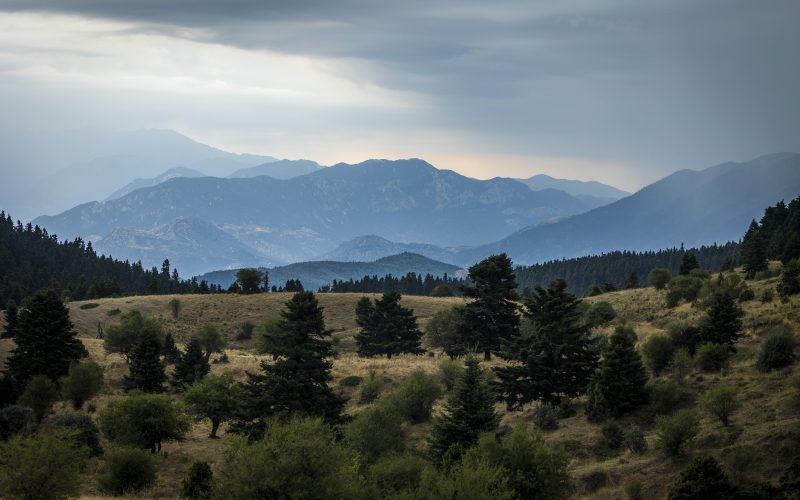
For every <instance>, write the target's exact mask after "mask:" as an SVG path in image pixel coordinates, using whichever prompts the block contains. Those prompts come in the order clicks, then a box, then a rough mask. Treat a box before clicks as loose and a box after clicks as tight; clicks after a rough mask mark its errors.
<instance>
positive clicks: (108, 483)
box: [98, 448, 156, 496]
mask: <svg viewBox="0 0 800 500" xmlns="http://www.w3.org/2000/svg"><path fill="white" fill-rule="evenodd" d="M155 481H156V463H155V460H154V459H153V457H152V456H150V454H148V453H147V452H146V451H143V450H137V449H135V448H119V449H116V450H114V451H112V452H110V453H108V454H107V455H106V460H105V472H104V473H103V474H102V475H101V476H100V478H99V479H98V486H99V487H100V491H102V492H103V493H108V494H111V495H115V496H119V495H125V494H131V493H136V492H139V491H141V490H143V489H145V488H147V487H149V486H151V485H152V484H153V483H155Z"/></svg>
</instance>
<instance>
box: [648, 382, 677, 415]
mask: <svg viewBox="0 0 800 500" xmlns="http://www.w3.org/2000/svg"><path fill="white" fill-rule="evenodd" d="M646 390H647V393H648V394H649V396H650V407H651V408H652V409H653V411H654V412H656V413H657V414H659V415H664V414H667V413H671V412H673V411H675V409H676V408H677V406H678V401H679V400H680V393H679V388H678V385H677V384H676V383H675V382H673V381H672V380H667V379H655V380H651V381H650V382H648V383H647V386H646Z"/></svg>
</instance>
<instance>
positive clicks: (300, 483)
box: [215, 418, 358, 500]
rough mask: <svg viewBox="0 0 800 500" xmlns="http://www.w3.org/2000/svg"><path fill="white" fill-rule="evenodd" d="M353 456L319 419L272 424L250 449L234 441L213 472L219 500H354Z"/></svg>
mask: <svg viewBox="0 0 800 500" xmlns="http://www.w3.org/2000/svg"><path fill="white" fill-rule="evenodd" d="M353 461H354V456H353V453H352V452H351V451H350V450H349V449H347V448H346V447H345V446H344V445H343V444H342V443H340V442H338V440H337V438H336V433H335V432H334V430H333V429H332V428H331V427H330V426H328V425H327V424H325V423H324V422H323V421H322V419H319V418H314V419H311V418H306V419H302V418H294V419H292V420H289V421H287V422H280V421H272V422H270V424H269V425H268V427H267V429H266V432H265V435H264V437H263V438H261V439H260V440H258V441H255V442H253V443H252V444H247V440H246V439H245V438H239V439H236V440H233V442H232V443H231V446H230V447H229V448H228V451H227V453H226V455H225V458H224V460H222V461H221V463H220V468H219V470H218V471H217V474H216V476H217V479H216V484H215V488H218V490H219V491H220V492H222V494H221V495H220V498H226V499H231V500H239V499H241V500H250V499H253V498H353V497H356V496H357V495H356V494H355V493H356V492H355V491H353V490H354V488H356V487H357V483H358V478H357V471H356V470H355V468H354V467H353Z"/></svg>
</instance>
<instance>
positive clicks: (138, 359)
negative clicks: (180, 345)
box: [125, 330, 167, 392]
mask: <svg viewBox="0 0 800 500" xmlns="http://www.w3.org/2000/svg"><path fill="white" fill-rule="evenodd" d="M128 367H129V372H130V373H129V374H128V375H127V376H126V377H125V385H126V386H127V388H128V389H139V390H140V391H143V392H161V391H163V390H164V382H165V381H166V379H167V377H166V375H164V365H163V364H162V363H161V341H160V340H159V338H158V336H157V335H156V334H155V333H154V332H152V331H150V330H145V331H143V332H142V335H141V337H139V341H138V342H137V343H136V345H135V346H134V347H133V350H132V351H131V355H130V363H129V365H128Z"/></svg>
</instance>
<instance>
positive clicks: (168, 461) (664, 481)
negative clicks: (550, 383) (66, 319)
mask: <svg viewBox="0 0 800 500" xmlns="http://www.w3.org/2000/svg"><path fill="white" fill-rule="evenodd" d="M748 285H749V286H750V287H751V288H753V290H754V291H755V293H756V300H753V301H748V302H746V303H744V304H742V306H743V308H744V310H745V312H746V316H745V319H744V323H745V336H744V337H743V339H742V340H741V342H740V343H739V346H738V347H739V353H738V354H737V355H736V357H735V358H734V361H733V363H732V364H731V366H730V367H729V368H728V369H726V370H725V371H724V372H723V373H721V374H704V373H700V372H697V371H695V372H693V373H692V374H691V375H690V376H689V377H688V379H687V380H686V382H685V383H684V385H683V389H682V390H683V391H684V392H685V394H686V397H685V398H684V403H683V406H684V407H692V406H693V405H695V402H696V400H698V399H699V397H700V396H701V395H702V394H703V393H704V392H705V391H706V390H708V388H710V387H713V386H715V385H717V384H726V385H732V386H734V387H736V388H737V389H738V390H739V398H740V400H741V403H742V406H741V408H740V409H739V410H738V412H736V413H735V414H734V416H733V418H732V422H733V424H732V425H733V427H734V430H735V432H737V433H739V435H738V437H737V438H736V439H735V440H726V436H728V433H729V431H728V430H726V429H724V428H723V427H722V426H721V424H719V422H718V421H717V420H715V419H713V418H711V417H710V416H708V415H706V414H705V413H702V412H701V415H702V419H701V430H700V434H699V435H698V437H697V439H696V440H695V443H694V444H693V445H692V446H691V447H690V448H689V453H688V454H687V456H686V457H684V458H682V459H680V460H677V461H672V460H669V459H666V458H664V457H663V455H662V454H661V453H660V451H659V450H657V449H656V448H655V441H656V440H655V422H654V421H655V417H654V415H653V414H652V412H650V410H649V409H648V408H646V407H645V408H643V409H641V410H639V411H637V412H635V413H634V414H632V415H628V416H625V417H624V418H622V419H621V423H622V425H623V426H624V425H627V424H629V423H636V424H637V425H639V426H641V427H642V428H643V430H644V431H645V434H646V438H647V441H648V443H649V445H650V449H649V450H648V451H647V452H646V453H644V454H643V455H633V454H631V453H629V452H627V451H622V452H610V451H608V450H605V449H603V447H602V446H600V445H599V444H598V443H599V439H600V429H599V426H597V425H595V424H592V423H589V422H588V421H587V420H586V418H585V416H584V415H583V413H582V402H581V401H577V402H576V405H577V409H578V414H577V415H576V416H574V417H570V418H567V419H563V420H561V421H559V428H558V429H557V430H555V431H550V432H546V433H545V438H546V440H547V441H548V442H549V443H550V444H552V445H553V446H557V447H561V448H563V449H564V450H566V451H567V453H568V454H569V456H570V465H569V468H570V472H571V474H572V476H573V478H574V480H575V483H576V485H577V489H576V493H575V496H576V498H603V499H605V498H608V499H611V498H624V497H625V492H624V488H625V485H626V484H627V483H629V482H633V481H636V482H639V483H641V485H642V491H644V492H645V496H646V498H663V497H664V496H665V494H666V492H667V490H668V488H669V485H670V483H671V482H673V481H674V480H675V479H676V478H677V477H678V475H679V473H680V471H681V470H682V468H683V467H685V465H686V464H687V463H689V461H690V460H691V459H692V458H693V457H695V456H699V455H706V454H710V455H714V456H716V457H718V458H719V459H720V461H721V462H722V463H723V464H725V463H726V462H725V460H726V457H727V456H728V455H729V454H730V452H731V450H732V449H734V448H736V447H749V448H752V450H753V454H754V457H755V459H754V462H753V463H752V464H751V465H750V466H749V467H748V468H747V470H746V478H747V479H750V480H765V481H772V482H773V483H775V482H776V480H777V478H778V477H779V476H780V474H781V472H782V471H783V470H784V469H785V468H786V467H787V466H788V465H789V463H790V461H791V459H792V458H793V456H794V455H796V454H798V453H799V452H800V444H798V443H799V442H800V419H798V415H800V414H798V413H797V412H796V411H794V410H793V409H792V408H790V406H789V403H788V402H789V400H790V399H791V397H792V395H793V391H794V389H792V388H791V384H790V379H791V378H792V377H793V376H794V375H796V374H797V373H798V372H800V370H798V369H797V368H790V369H787V370H782V371H779V372H773V373H768V374H763V373H759V372H758V371H757V370H756V369H755V358H756V354H757V351H758V348H759V346H760V343H761V342H762V341H763V338H764V336H765V334H766V332H767V331H768V330H769V329H770V328H771V327H772V326H773V325H775V324H778V323H785V324H789V325H791V326H793V327H795V328H797V327H798V326H799V325H800V314H798V311H800V307H799V306H800V298H793V299H792V300H791V301H790V302H788V303H782V302H780V301H779V300H778V299H777V298H776V299H775V301H773V302H772V303H767V304H763V303H761V301H760V300H759V299H760V297H761V293H762V292H763V290H764V289H766V288H768V287H772V288H774V286H775V279H774V278H773V279H769V280H762V281H758V282H748ZM664 295H665V292H663V291H660V292H659V291H656V290H654V289H652V288H646V289H638V290H625V291H619V292H614V293H610V294H604V295H602V296H599V297H593V298H591V299H589V300H590V301H593V302H594V301H599V300H606V301H608V302H610V303H611V304H612V305H613V306H614V308H615V310H616V311H617V313H618V319H619V320H625V321H627V322H628V323H630V324H632V325H633V326H634V327H635V329H636V331H637V333H638V335H639V341H640V342H642V341H644V340H646V338H648V337H649V336H650V335H653V334H658V333H661V332H663V331H664V330H665V328H666V327H667V326H668V325H669V323H671V322H673V321H700V320H701V318H702V316H703V312H702V310H700V309H698V308H694V307H692V306H691V305H689V304H682V305H680V306H679V307H677V308H674V309H667V308H666V307H665V306H664V303H665V298H664ZM318 297H319V300H320V302H321V303H322V305H323V306H324V307H325V317H326V322H327V324H328V326H329V328H332V329H333V330H334V331H335V336H337V337H341V338H342V340H341V342H340V345H339V348H338V349H337V356H336V357H335V358H334V359H333V360H332V364H333V369H332V374H333V381H332V384H331V385H332V386H333V387H334V388H335V389H336V390H337V391H340V392H341V393H342V394H343V395H344V396H346V397H347V398H348V399H349V401H348V404H347V408H346V411H347V412H348V413H351V414H356V413H358V412H359V411H361V410H362V409H363V408H364V407H365V406H363V405H360V404H359V403H358V398H359V388H357V387H356V388H342V387H341V386H340V385H339V382H340V381H341V379H342V378H344V377H346V376H349V375H357V376H360V377H366V376H367V375H368V374H369V372H370V371H374V372H375V373H376V374H377V375H379V376H381V377H382V378H383V379H384V380H385V381H386V385H385V389H386V390H390V389H391V388H393V387H396V386H397V385H398V384H399V383H400V382H401V381H402V380H403V378H405V377H406V376H407V375H408V374H409V373H411V372H413V371H414V370H424V371H425V372H427V373H429V374H431V375H434V376H438V370H439V363H440V362H441V360H442V359H443V357H442V356H441V354H439V353H437V354H436V355H435V356H433V357H431V356H427V355H424V356H397V357H394V358H392V359H391V360H387V359H385V358H374V359H365V358H359V357H358V356H356V355H355V353H354V352H353V346H352V335H353V334H354V333H355V331H356V325H355V318H354V308H355V303H356V302H357V300H358V299H359V298H360V297H361V295H360V294H318ZM172 298H178V299H179V300H180V301H181V304H182V308H181V312H180V315H179V317H178V318H177V319H175V318H173V317H172V313H171V311H170V307H169V301H170V300H171V299H172ZM288 298H289V295H288V294H269V295H265V294H261V295H254V296H234V295H204V296H201V295H193V296H175V297H172V296H166V297H164V296H145V297H128V298H118V299H101V300H94V301H89V302H93V303H98V304H99V306H97V307H94V308H91V309H81V308H80V306H81V305H82V304H84V303H86V302H73V303H71V304H70V314H71V317H72V320H73V322H74V323H75V325H76V328H77V330H78V332H79V335H80V337H81V339H82V341H83V342H84V344H85V345H86V346H87V349H88V350H89V353H90V356H91V358H92V359H94V360H96V361H97V362H99V363H100V364H101V365H103V367H104V369H105V377H106V382H105V387H104V389H103V392H102V394H101V395H100V396H98V397H97V398H95V400H93V403H94V404H95V405H96V407H97V408H98V411H100V410H102V408H103V407H104V406H105V405H106V404H107V402H108V401H110V400H112V399H114V398H119V397H123V394H124V391H123V389H122V379H123V377H124V375H125V374H126V373H127V366H126V364H125V361H124V360H123V359H122V358H121V357H119V356H118V355H109V354H107V353H106V352H105V351H104V349H103V347H102V341H101V340H97V339H95V338H94V337H95V335H96V328H97V321H100V320H102V321H104V324H105V327H106V328H107V327H108V326H109V325H110V324H113V323H114V322H116V321H118V318H119V315H117V316H111V317H109V316H108V315H107V313H108V311H110V310H113V309H120V310H121V311H122V312H127V311H129V310H132V309H138V310H140V311H142V312H143V313H144V314H146V315H151V316H156V317H159V318H161V319H162V321H163V322H164V324H165V329H166V330H167V331H170V332H172V333H173V334H174V335H175V336H176V337H177V338H178V339H179V341H185V340H186V339H187V338H188V337H189V336H190V335H191V334H192V333H193V332H195V331H196V330H197V329H198V328H199V327H200V326H201V325H203V324H205V323H211V324H216V325H217V326H218V327H220V329H221V330H222V331H223V332H225V333H226V334H228V335H229V336H231V337H232V336H233V335H234V333H235V331H236V326H237V325H238V324H240V323H241V322H242V321H251V322H253V323H255V324H259V323H261V322H263V321H265V320H266V319H268V318H271V317H275V316H277V315H278V314H279V311H280V309H281V307H282V305H283V303H284V302H285V301H286V300H287V299H288ZM462 302H463V301H462V299H457V298H427V297H411V296H405V297H404V298H403V303H404V305H406V306H407V307H411V308H413V309H414V310H415V312H416V314H417V315H418V316H419V318H420V323H421V324H423V325H424V323H425V322H426V321H427V319H429V318H430V317H431V316H432V315H433V314H434V313H435V312H436V311H439V310H443V309H445V308H448V307H452V306H453V305H455V304H459V303H462ZM612 328H613V327H612V326H609V327H606V328H604V329H602V331H603V332H606V333H608V332H610V331H611V330H612ZM11 346H12V343H11V342H9V341H3V343H2V344H0V347H2V348H3V349H2V350H3V351H7V349H8V348H10V347H11ZM227 355H228V357H229V359H230V363H227V364H214V365H212V371H213V372H215V373H219V372H229V373H232V374H233V375H234V377H236V378H237V379H239V380H244V379H245V373H246V372H248V371H250V372H253V371H257V370H258V369H259V363H260V362H262V361H267V362H269V360H268V359H267V358H265V357H263V356H260V355H258V354H256V353H255V352H254V350H253V349H252V346H251V345H249V344H236V343H233V344H232V347H231V348H229V349H228V350H227ZM499 363H501V362H500V361H498V360H496V359H495V360H493V361H492V362H491V363H489V365H490V366H496V365H497V364H499ZM441 406H442V402H441V401H440V402H439V403H438V404H437V405H436V409H437V411H438V410H439V409H441ZM534 407H535V405H527V406H526V407H525V408H524V409H523V410H522V411H518V412H506V411H505V409H504V407H503V406H502V405H498V406H497V409H498V411H499V412H500V413H501V416H502V421H501V426H502V427H504V428H506V427H510V426H513V425H517V424H521V425H525V426H528V427H529V428H531V429H532V430H533V429H534V428H533V424H532V418H531V416H532V413H533V411H534ZM65 410H66V409H65V408H64V406H63V404H60V405H59V407H58V408H57V411H65ZM225 430H226V428H225V426H223V428H222V429H221V433H220V434H221V437H222V438H221V439H217V440H211V439H208V438H207V435H208V432H209V426H208V423H207V422H199V423H197V424H195V425H194V426H193V428H192V430H191V432H190V433H189V435H188V436H187V437H186V439H185V440H184V441H181V442H175V443H167V444H165V445H164V448H163V449H164V452H165V453H164V455H160V456H159V457H158V458H157V460H158V464H159V472H158V481H157V484H156V485H155V486H154V487H153V488H151V489H150V490H149V491H147V492H144V493H143V494H142V495H141V496H142V497H143V498H156V497H162V498H176V497H177V496H178V494H179V490H180V480H181V479H182V478H183V477H185V475H186V473H187V471H188V468H189V466H190V465H191V463H192V462H193V461H194V460H206V461H209V462H211V463H212V464H216V465H217V466H218V465H219V464H220V462H221V460H222V456H223V453H224V449H225V445H226V442H228V441H229V439H230V436H229V435H228V434H227V433H226V432H225ZM405 431H406V436H407V440H408V442H409V446H411V447H412V448H416V449H420V450H422V449H424V448H425V443H426V440H427V436H428V433H429V432H430V424H421V425H413V426H407V427H406V429H405ZM104 445H105V446H106V447H107V448H112V447H113V445H112V444H109V443H104ZM101 470H102V459H94V460H93V461H92V463H91V464H90V466H89V468H88V469H87V471H86V473H85V481H84V488H83V494H84V495H85V496H86V497H87V498H101V496H99V495H100V494H99V492H98V491H97V487H96V484H97V476H98V475H99V474H100V472H101ZM598 470H600V471H603V472H605V473H606V474H607V475H608V478H609V479H608V485H607V486H605V487H603V488H601V489H599V490H598V491H596V492H594V493H587V492H585V491H584V490H583V489H582V486H581V477H582V476H584V475H586V474H588V473H590V472H594V471H598Z"/></svg>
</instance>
